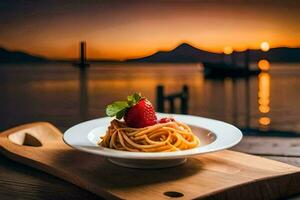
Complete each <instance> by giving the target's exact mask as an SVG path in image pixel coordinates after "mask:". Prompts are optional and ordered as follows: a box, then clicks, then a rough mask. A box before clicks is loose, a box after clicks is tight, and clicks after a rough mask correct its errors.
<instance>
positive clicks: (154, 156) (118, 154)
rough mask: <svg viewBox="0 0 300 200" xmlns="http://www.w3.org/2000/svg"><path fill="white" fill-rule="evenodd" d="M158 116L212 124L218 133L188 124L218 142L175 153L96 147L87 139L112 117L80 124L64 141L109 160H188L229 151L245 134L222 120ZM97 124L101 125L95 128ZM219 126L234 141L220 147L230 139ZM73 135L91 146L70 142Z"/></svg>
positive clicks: (70, 129) (71, 129)
mask: <svg viewBox="0 0 300 200" xmlns="http://www.w3.org/2000/svg"><path fill="white" fill-rule="evenodd" d="M157 115H158V117H159V118H160V117H166V116H171V117H174V118H175V119H176V118H181V120H178V121H188V120H194V121H195V120H196V121H197V120H199V121H198V122H201V123H200V124H202V125H203V124H207V123H209V124H210V123H212V124H213V125H215V126H216V127H218V131H217V132H216V130H217V129H216V127H215V129H214V130H212V127H210V128H208V127H207V126H200V125H195V123H192V124H191V123H188V124H189V125H193V126H198V127H200V128H205V129H208V130H210V131H211V132H213V133H214V134H215V135H216V140H215V141H213V142H212V143H210V144H208V145H205V146H202V147H201V145H200V146H199V147H196V148H193V149H189V150H184V151H175V152H129V151H120V150H113V149H108V148H104V147H99V146H95V145H94V144H93V143H92V142H91V141H89V140H88V139H87V137H88V135H89V133H90V132H91V131H92V130H93V129H95V128H97V127H101V126H100V125H101V124H103V123H106V126H107V125H108V123H109V122H110V121H111V120H112V119H114V118H111V117H102V118H96V119H92V120H88V121H84V122H81V123H78V124H76V125H74V126H72V127H70V128H69V129H67V130H66V131H65V132H64V135H63V141H64V143H65V144H67V145H68V146H70V147H71V148H74V149H77V150H79V151H84V152H87V153H92V154H96V155H100V156H104V157H109V158H119V159H135V160H164V159H177V158H187V157H191V156H195V155H198V154H206V153H211V152H216V151H221V150H224V149H228V148H230V147H233V146H235V145H236V144H238V143H239V142H240V141H241V139H242V138H243V134H242V131H241V130H240V129H238V128H237V127H235V126H234V125H231V124H229V123H227V122H223V121H220V120H215V119H211V118H205V117H200V116H196V115H182V114H170V113H157ZM184 118H185V119H184ZM182 119H184V120H182ZM184 123H186V122H184ZM95 124H99V125H98V126H95ZM88 125H89V130H88V131H86V133H84V134H82V133H80V134H79V133H78V132H79V129H80V128H82V127H83V126H88ZM102 126H104V125H102ZM211 126H212V125H211ZM219 126H221V127H223V128H224V127H225V129H228V130H227V131H229V130H231V131H233V132H234V133H230V134H231V136H232V138H231V140H232V139H233V140H232V141H229V142H227V143H226V142H225V144H223V145H220V144H222V140H226V139H228V138H226V137H225V135H224V134H225V133H224V134H221V133H220V132H221V130H220V127H219ZM76 129H77V130H76ZM219 131H220V132H219ZM72 135H73V137H74V135H79V136H85V137H84V138H82V139H83V140H84V142H87V143H90V144H91V146H79V145H76V144H74V142H70V137H72ZM227 137H228V136H227ZM229 139H230V138H229ZM223 143H224V141H223Z"/></svg>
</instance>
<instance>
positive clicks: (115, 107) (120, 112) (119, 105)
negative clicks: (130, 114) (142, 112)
mask: <svg viewBox="0 0 300 200" xmlns="http://www.w3.org/2000/svg"><path fill="white" fill-rule="evenodd" d="M128 108H129V105H128V103H127V101H116V102H114V103H112V104H109V105H108V106H107V107H106V115H107V116H109V117H114V116H116V117H117V119H122V117H123V116H124V114H125V112H126V110H127V109H128Z"/></svg>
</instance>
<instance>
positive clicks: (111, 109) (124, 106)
mask: <svg viewBox="0 0 300 200" xmlns="http://www.w3.org/2000/svg"><path fill="white" fill-rule="evenodd" d="M141 99H142V96H141V94H140V93H134V94H133V95H130V96H128V97H127V101H116V102H113V103H112V104H109V105H108V106H107V107H106V115H107V116H109V117H114V116H116V118H117V119H122V118H123V117H124V115H125V114H126V112H127V110H128V109H129V108H131V107H132V106H134V105H136V104H137V103H138V102H139V101H140V100H141Z"/></svg>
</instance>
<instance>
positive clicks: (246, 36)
mask: <svg viewBox="0 0 300 200" xmlns="http://www.w3.org/2000/svg"><path fill="white" fill-rule="evenodd" d="M24 2H25V1H24ZM24 2H23V4H26V5H23V4H22V3H20V2H19V4H17V5H14V6H15V7H14V6H11V7H8V8H7V9H5V7H4V8H3V11H2V12H1V13H0V26H1V30H0V46H3V47H5V48H8V49H12V50H23V51H28V52H29V53H33V54H40V55H44V56H47V57H49V58H76V57H78V45H79V41H82V40H84V41H86V42H87V56H88V58H103V59H117V60H122V59H127V58H136V57H142V56H146V55H149V54H152V53H154V52H156V51H158V50H171V49H173V48H175V47H176V46H177V45H179V44H180V43H182V42H187V43H190V44H191V45H193V46H195V47H198V48H200V49H203V50H208V51H213V52H220V53H221V52H223V50H224V48H225V47H227V46H230V47H232V48H233V49H234V50H237V51H239V50H245V49H247V48H255V49H259V48H260V45H261V43H262V42H263V41H268V44H269V47H271V48H272V47H279V46H289V47H299V46H300V26H299V21H298V19H299V18H300V12H299V6H298V5H297V4H296V3H293V2H294V1H275V2H274V1H266V2H264V1H256V2H252V1H251V2H249V1H248V2H246V1H234V3H232V1H229V0H224V1H214V0H212V1H198V2H197V1H179V0H178V1H151V2H142V1H136V2H135V3H126V2H125V3H124V2H122V1H74V2H73V3H72V4H71V3H66V2H67V1H55V2H56V3H53V2H52V3H51V1H50V3H49V2H48V3H47V1H41V2H38V3H36V2H31V1H27V2H26V3H24ZM0 4H1V3H0ZM8 4H9V3H8ZM0 7H1V6H0ZM265 47H266V45H265V44H264V48H265Z"/></svg>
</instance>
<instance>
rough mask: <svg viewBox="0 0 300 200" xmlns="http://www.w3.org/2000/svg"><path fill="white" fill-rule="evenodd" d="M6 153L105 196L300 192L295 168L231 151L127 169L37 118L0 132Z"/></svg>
mask: <svg viewBox="0 0 300 200" xmlns="http://www.w3.org/2000/svg"><path fill="white" fill-rule="evenodd" d="M0 145H1V148H0V150H1V153H3V154H4V155H6V156H7V157H9V158H11V159H13V160H15V161H18V162H21V163H24V164H26V165H29V166H32V167H34V168H37V169H40V170H42V171H45V172H47V173H49V174H52V175H54V176H57V177H59V178H61V179H64V180H66V181H69V182H71V183H73V184H75V185H78V186H79V187H81V188H84V189H86V190H88V191H90V192H93V193H95V194H97V195H99V196H101V197H104V198H109V199H170V198H174V199H175V198H176V199H195V198H203V199H255V200H256V199H276V198H281V197H287V196H290V195H293V194H297V193H300V169H299V168H297V167H294V166H290V165H287V164H284V163H280V162H277V161H272V160H268V159H265V158H261V157H258V156H251V155H247V154H244V153H238V152H234V151H228V150H226V151H221V152H217V153H210V154H205V155H199V156H195V157H193V158H189V159H188V161H187V163H185V164H183V165H181V166H177V167H173V168H166V169H151V170H142V169H130V168H123V167H119V166H116V165H114V164H112V163H110V162H109V161H107V160H106V159H105V158H103V157H100V156H97V155H92V154H87V153H84V152H79V151H77V150H74V149H72V148H71V147H69V146H68V145H66V144H65V143H64V142H63V139H62V133H61V132H60V131H59V130H58V129H57V128H55V127H54V126H53V125H51V124H49V123H45V122H38V123H32V124H27V125H23V126H19V127H16V128H12V129H10V130H7V131H5V132H3V133H1V135H0Z"/></svg>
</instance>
